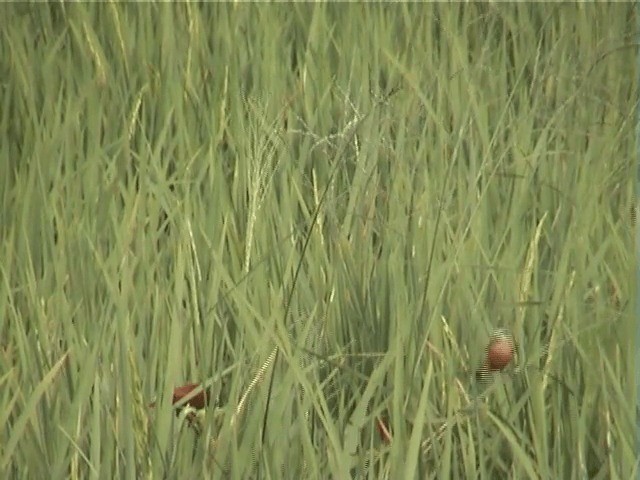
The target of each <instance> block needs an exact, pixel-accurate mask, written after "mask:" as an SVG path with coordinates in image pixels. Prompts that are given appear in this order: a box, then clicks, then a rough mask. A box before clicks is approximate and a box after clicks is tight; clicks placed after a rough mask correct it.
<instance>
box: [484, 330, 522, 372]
mask: <svg viewBox="0 0 640 480" xmlns="http://www.w3.org/2000/svg"><path fill="white" fill-rule="evenodd" d="M514 355H515V342H514V340H513V336H512V335H511V334H510V333H509V332H508V331H507V330H504V329H498V330H496V331H494V332H493V333H492V334H491V337H490V338H489V345H487V355H486V357H485V360H484V363H483V364H482V366H481V367H480V368H479V369H478V371H477V372H476V377H477V378H478V379H479V380H483V379H485V378H486V377H487V376H488V375H489V374H490V373H495V372H500V371H502V370H504V369H505V368H506V367H507V366H508V365H509V364H510V363H511V361H512V360H513V357H514Z"/></svg>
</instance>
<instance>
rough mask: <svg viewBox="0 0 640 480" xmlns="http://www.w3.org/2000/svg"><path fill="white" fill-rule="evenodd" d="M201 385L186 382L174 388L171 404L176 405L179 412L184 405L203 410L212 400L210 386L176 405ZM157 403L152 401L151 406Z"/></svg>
mask: <svg viewBox="0 0 640 480" xmlns="http://www.w3.org/2000/svg"><path fill="white" fill-rule="evenodd" d="M201 386H202V385H201V384H199V383H185V384H184V385H181V386H179V387H176V388H174V389H173V397H172V401H171V404H172V405H173V406H174V407H176V413H178V414H179V413H180V411H181V410H182V409H183V408H184V407H191V408H194V409H196V410H202V409H203V408H205V407H206V406H207V405H208V404H209V402H210V400H211V392H210V390H209V389H208V388H204V389H202V390H200V391H199V392H198V393H195V394H194V395H193V396H191V397H190V398H189V399H188V400H187V401H186V402H184V403H183V404H181V405H179V406H178V405H176V404H177V403H180V401H181V400H182V399H184V398H185V397H187V396H188V395H189V394H191V392H193V391H194V390H196V389H197V388H199V387H201ZM155 405H156V402H152V403H150V404H149V407H150V408H153V407H155Z"/></svg>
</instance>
